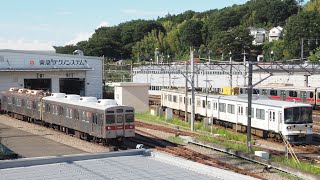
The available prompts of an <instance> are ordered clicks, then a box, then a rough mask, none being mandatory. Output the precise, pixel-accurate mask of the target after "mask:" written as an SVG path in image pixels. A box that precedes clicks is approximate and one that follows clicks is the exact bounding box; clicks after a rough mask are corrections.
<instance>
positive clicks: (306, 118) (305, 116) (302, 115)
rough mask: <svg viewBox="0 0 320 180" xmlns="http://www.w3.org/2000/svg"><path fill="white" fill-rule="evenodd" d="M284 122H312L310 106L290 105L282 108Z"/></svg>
mask: <svg viewBox="0 0 320 180" xmlns="http://www.w3.org/2000/svg"><path fill="white" fill-rule="evenodd" d="M284 119H285V120H284V123H285V124H304V123H312V108H311V107H292V108H287V109H284Z"/></svg>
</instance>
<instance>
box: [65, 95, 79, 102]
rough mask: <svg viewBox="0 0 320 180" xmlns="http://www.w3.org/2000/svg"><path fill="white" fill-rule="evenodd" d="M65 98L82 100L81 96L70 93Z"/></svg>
mask: <svg viewBox="0 0 320 180" xmlns="http://www.w3.org/2000/svg"><path fill="white" fill-rule="evenodd" d="M64 99H67V100H70V101H79V100H80V96H79V95H75V94H69V95H65V96H64Z"/></svg>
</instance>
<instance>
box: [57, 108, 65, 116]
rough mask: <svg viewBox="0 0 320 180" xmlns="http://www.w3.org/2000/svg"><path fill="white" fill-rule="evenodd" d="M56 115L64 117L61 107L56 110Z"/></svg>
mask: <svg viewBox="0 0 320 180" xmlns="http://www.w3.org/2000/svg"><path fill="white" fill-rule="evenodd" d="M58 111H59V112H58V115H59V116H64V114H63V107H61V106H59V108H58Z"/></svg>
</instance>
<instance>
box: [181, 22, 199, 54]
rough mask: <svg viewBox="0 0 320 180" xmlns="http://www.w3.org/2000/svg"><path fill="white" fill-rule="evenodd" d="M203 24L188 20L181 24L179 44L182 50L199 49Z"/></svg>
mask: <svg viewBox="0 0 320 180" xmlns="http://www.w3.org/2000/svg"><path fill="white" fill-rule="evenodd" d="M202 28H203V23H202V22H201V21H198V20H188V21H186V23H184V24H183V26H182V27H181V31H180V42H181V44H183V45H184V48H187V49H188V47H190V46H192V47H199V46H200V45H201V44H202V43H203V39H202V30H203V29H202Z"/></svg>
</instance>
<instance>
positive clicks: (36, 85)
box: [24, 79, 51, 92]
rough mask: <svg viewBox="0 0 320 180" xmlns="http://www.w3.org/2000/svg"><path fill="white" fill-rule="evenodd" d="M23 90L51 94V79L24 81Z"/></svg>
mask: <svg viewBox="0 0 320 180" xmlns="http://www.w3.org/2000/svg"><path fill="white" fill-rule="evenodd" d="M24 88H26V89H34V90H44V91H49V92H51V79H24Z"/></svg>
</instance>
